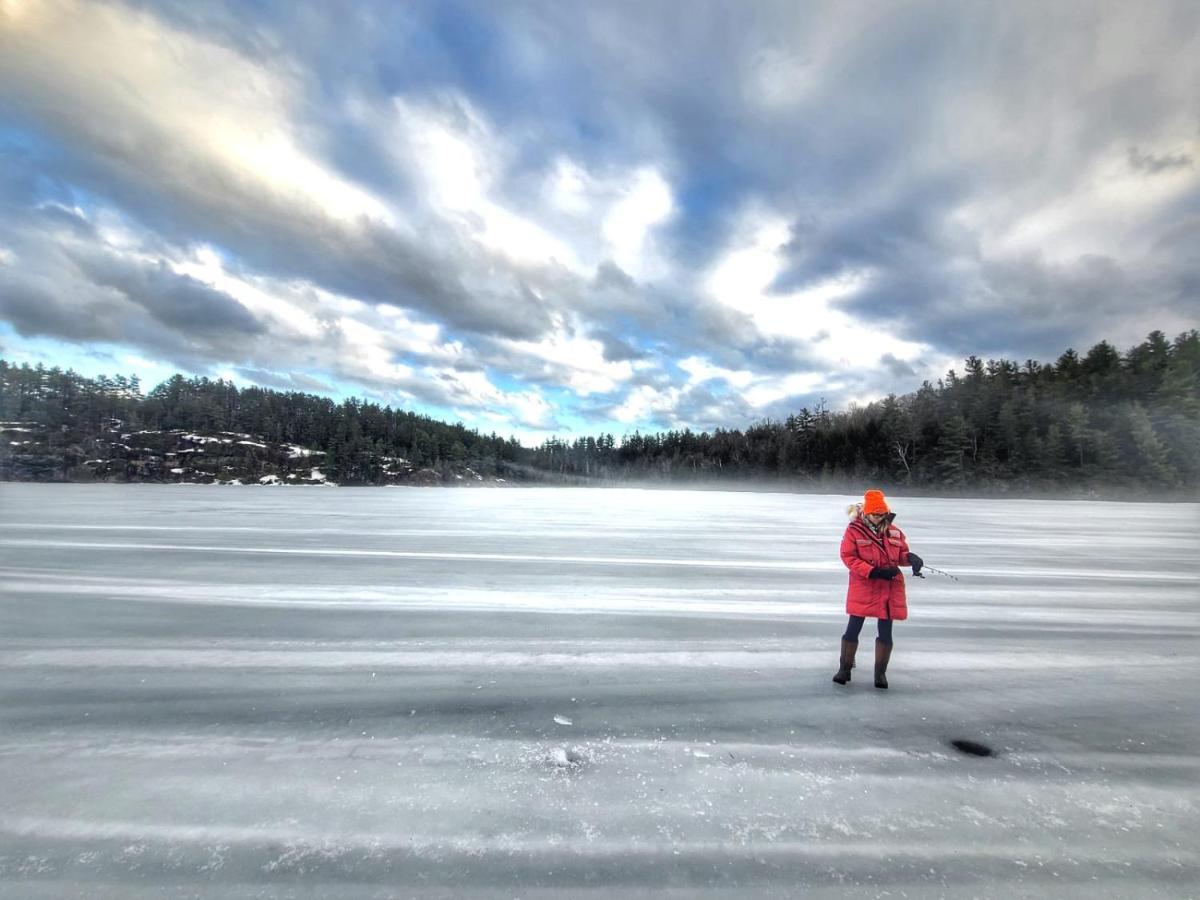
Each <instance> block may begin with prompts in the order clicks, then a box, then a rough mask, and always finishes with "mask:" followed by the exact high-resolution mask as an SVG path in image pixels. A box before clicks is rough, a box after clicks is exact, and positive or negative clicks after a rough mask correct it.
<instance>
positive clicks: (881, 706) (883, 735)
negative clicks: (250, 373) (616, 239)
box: [0, 484, 1200, 900]
mask: <svg viewBox="0 0 1200 900" xmlns="http://www.w3.org/2000/svg"><path fill="white" fill-rule="evenodd" d="M849 499H850V498H848V497H841V496H796V495H786V494H767V493H762V494H756V493H727V492H696V491H693V492H665V491H638V490H603V491H601V490H559V489H514V490H504V491H472V490H446V489H420V488H400V489H393V490H382V489H355V490H344V491H331V492H325V491H283V492H276V491H254V490H250V489H249V488H246V489H244V490H241V489H239V490H231V491H220V492H211V493H210V492H207V491H205V492H195V493H193V492H179V491H175V490H171V489H170V488H168V487H164V486H152V485H130V486H116V485H87V486H84V485H16V484H0V896H2V897H12V898H18V897H20V898H40V897H63V896H81V897H108V898H118V897H119V898H135V900H136V898H143V897H145V898H149V897H163V896H170V897H174V896H180V897H183V896H187V897H193V896H200V897H305V898H310V897H311V898H318V897H320V898H351V897H354V898H358V897H377V898H382V897H409V896H413V897H417V896H419V897H467V898H470V897H525V898H529V897H558V896H568V897H600V896H603V897H605V898H608V897H611V896H612V895H613V894H614V893H615V894H617V895H619V896H634V897H648V896H654V897H672V898H692V897H714V898H715V897H758V896H776V897H791V896H800V895H803V896H805V897H903V896H908V897H927V896H945V897H970V896H979V897H1005V898H1008V897H1079V898H1083V897H1087V898H1096V897H1186V896H1193V895H1195V893H1196V889H1195V885H1196V884H1197V883H1198V881H1200V853H1198V851H1197V843H1196V839H1195V835H1196V834H1197V833H1198V832H1200V809H1198V801H1200V787H1198V786H1197V785H1200V760H1198V757H1197V753H1196V747H1197V746H1198V744H1200V740H1198V739H1200V712H1198V708H1197V704H1196V699H1195V696H1196V687H1195V680H1194V679H1195V677H1196V673H1197V671H1198V670H1200V665H1198V664H1200V650H1198V644H1197V637H1198V636H1200V611H1198V609H1197V599H1198V593H1200V577H1198V576H1197V573H1196V566H1197V563H1196V562H1195V561H1196V559H1197V558H1198V557H1200V554H1198V553H1197V550H1198V549H1200V546H1198V538H1197V535H1198V534H1200V532H1198V531H1197V528H1198V526H1200V508H1198V507H1197V505H1196V504H1169V505H1168V504H1162V505H1155V504H1130V503H1121V504H1118V503H1069V502H1062V501H1056V502H1051V501H963V500H934V499H903V498H893V504H894V506H895V507H896V508H897V510H898V512H899V515H900V517H899V519H898V520H897V524H899V525H900V526H901V527H903V528H904V529H905V531H906V533H907V534H908V536H909V539H910V542H911V544H912V547H913V549H914V550H915V551H916V552H918V553H920V554H921V555H922V556H924V558H925V559H926V560H927V561H928V562H929V563H930V564H931V565H934V566H937V567H939V568H941V569H945V570H946V571H948V572H951V573H953V574H954V575H955V576H957V577H958V578H959V581H958V582H953V581H951V580H949V579H946V578H941V577H938V576H935V575H930V576H929V577H928V578H926V579H924V580H919V579H911V578H910V579H909V590H908V593H909V603H910V608H911V610H912V617H911V618H910V619H909V620H908V621H907V622H903V623H899V624H897V625H896V648H895V652H894V655H893V657H892V664H891V667H890V669H889V673H888V677H889V681H890V682H891V685H892V687H891V689H890V690H889V691H886V692H885V691H877V690H875V689H874V688H873V687H872V686H871V681H870V659H869V652H867V651H869V649H870V648H869V643H870V640H869V638H870V636H871V634H872V632H871V631H870V629H872V628H873V625H872V624H869V625H868V632H867V633H866V635H865V636H866V637H867V640H865V641H864V644H863V650H862V651H861V652H860V656H859V668H858V669H856V670H855V675H854V679H853V681H852V683H851V685H850V686H848V687H846V688H839V687H837V686H835V685H833V684H832V683H831V682H830V676H831V675H832V674H833V671H834V669H835V668H836V662H837V644H838V637H839V635H840V633H841V629H842V627H843V625H844V616H843V614H842V609H843V599H844V594H845V581H846V575H845V570H844V568H843V567H842V566H841V563H840V562H839V561H838V559H837V546H838V540H839V538H840V536H841V532H842V528H843V527H844V524H845V518H844V508H845V505H846V503H847V502H848V501H849ZM955 740H960V741H973V742H976V743H979V744H982V745H984V746H986V747H987V748H990V749H992V750H993V751H994V755H993V756H991V757H978V756H972V755H967V754H964V753H961V752H959V751H958V750H956V749H955V748H954V746H953V745H952V742H953V741H955ZM564 741H567V742H569V743H564Z"/></svg>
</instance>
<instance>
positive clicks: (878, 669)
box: [875, 640, 892, 691]
mask: <svg viewBox="0 0 1200 900" xmlns="http://www.w3.org/2000/svg"><path fill="white" fill-rule="evenodd" d="M891 658H892V645H891V644H885V643H884V642H883V641H880V640H876V641H875V687H877V688H883V689H884V690H885V691H886V690H887V686H888V683H887V667H888V660H889V659H891Z"/></svg>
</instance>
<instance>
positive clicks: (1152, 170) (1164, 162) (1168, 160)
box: [1129, 147, 1192, 175]
mask: <svg viewBox="0 0 1200 900" xmlns="http://www.w3.org/2000/svg"><path fill="white" fill-rule="evenodd" d="M1191 164H1192V158H1191V157H1190V156H1188V155H1187V154H1186V153H1165V154H1162V155H1161V156H1155V155H1154V154H1153V153H1144V152H1142V151H1141V150H1139V149H1138V148H1137V147H1130V148H1129V165H1130V166H1132V167H1133V168H1134V169H1137V170H1138V171H1139V172H1146V173H1147V174H1150V175H1157V174H1158V173H1159V172H1169V171H1171V170H1172V169H1186V168H1188V167H1189V166H1190V165H1191Z"/></svg>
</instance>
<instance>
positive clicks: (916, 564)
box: [908, 550, 925, 575]
mask: <svg viewBox="0 0 1200 900" xmlns="http://www.w3.org/2000/svg"><path fill="white" fill-rule="evenodd" d="M908 564H909V565H910V566H912V567H913V574H914V575H919V574H921V567H922V566H923V565H925V560H923V559H921V557H919V556H917V554H915V553H913V552H912V551H911V550H909V551H908Z"/></svg>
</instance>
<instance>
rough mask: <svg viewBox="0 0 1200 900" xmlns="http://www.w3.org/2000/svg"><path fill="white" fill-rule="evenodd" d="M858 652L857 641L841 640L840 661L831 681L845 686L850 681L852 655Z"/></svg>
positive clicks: (852, 662)
mask: <svg viewBox="0 0 1200 900" xmlns="http://www.w3.org/2000/svg"><path fill="white" fill-rule="evenodd" d="M856 652H858V641H848V640H846V639H845V638H842V660H841V663H839V667H838V670H837V674H836V675H834V676H833V680H834V682H835V683H837V684H845V683H846V682H847V681H849V680H850V670H851V669H853V668H854V654H855V653H856Z"/></svg>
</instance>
